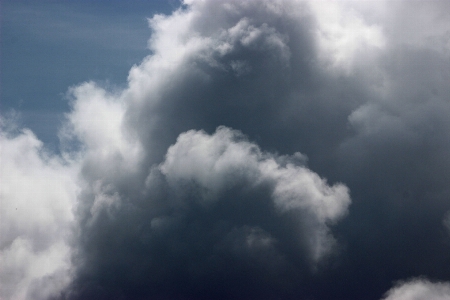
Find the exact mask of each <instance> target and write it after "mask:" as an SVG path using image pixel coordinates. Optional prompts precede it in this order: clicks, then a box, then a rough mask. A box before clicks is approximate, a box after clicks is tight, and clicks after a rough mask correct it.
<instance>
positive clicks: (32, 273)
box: [0, 120, 78, 299]
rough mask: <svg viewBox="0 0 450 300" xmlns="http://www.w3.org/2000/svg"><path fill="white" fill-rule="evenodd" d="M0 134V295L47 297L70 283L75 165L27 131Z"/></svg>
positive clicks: (3, 296) (23, 297)
mask: <svg viewBox="0 0 450 300" xmlns="http://www.w3.org/2000/svg"><path fill="white" fill-rule="evenodd" d="M2 122H3V126H2V131H1V132H0V144H1V158H0V176H1V182H2V184H1V186H0V198H1V209H0V220H1V221H0V223H1V226H0V265H1V266H2V267H1V269H0V278H1V287H0V295H1V298H2V299H47V298H48V297H49V296H54V295H55V294H58V293H59V291H60V290H61V289H62V288H63V287H65V286H66V285H67V284H68V283H69V280H70V278H69V273H68V271H69V269H70V254H71V253H70V245H69V244H68V238H69V234H70V231H71V227H72V226H73V222H74V216H73V212H72V208H73V205H74V204H75V199H76V195H77V191H78V186H77V184H76V173H77V168H76V165H75V164H73V163H72V162H71V161H67V160H64V159H62V158H60V157H54V156H52V155H51V154H49V153H47V152H46V151H45V149H44V148H43V145H42V142H40V141H39V140H38V139H37V138H36V136H34V135H33V133H32V132H31V131H29V130H23V131H21V132H20V133H16V134H14V133H11V132H10V131H9V130H8V127H9V128H11V125H12V124H9V125H8V124H7V123H8V122H9V121H7V120H2Z"/></svg>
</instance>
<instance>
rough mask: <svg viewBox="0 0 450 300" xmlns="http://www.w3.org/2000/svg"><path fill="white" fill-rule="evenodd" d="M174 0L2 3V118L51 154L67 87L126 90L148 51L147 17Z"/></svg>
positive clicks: (163, 10) (170, 5) (166, 11)
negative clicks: (12, 119)
mask: <svg viewBox="0 0 450 300" xmlns="http://www.w3.org/2000/svg"><path fill="white" fill-rule="evenodd" d="M178 5H179V4H178V2H177V1H176V0H152V1H143V0H142V1H140V0H138V1H119V0H114V1H84V0H81V1H46V0H44V1H11V0H7V1H2V4H1V40H2V42H1V44H0V46H1V49H0V51H1V52H0V53H1V91H0V93H1V94H0V103H1V113H2V114H8V113H10V112H11V111H12V110H14V111H15V112H20V123H21V124H22V125H23V126H25V127H28V128H30V129H32V130H33V132H34V133H35V134H36V135H37V136H38V137H39V138H40V139H41V140H42V141H44V142H45V143H47V146H48V147H50V148H53V149H55V150H56V149H57V144H58V139H57V131H58V127H59V124H60V123H61V118H62V114H63V113H65V112H67V111H68V110H69V103H68V101H67V98H66V97H65V95H66V92H67V90H68V88H69V87H70V86H74V85H77V84H79V83H81V82H84V81H89V80H93V81H96V82H100V83H103V84H110V85H117V86H124V85H125V84H126V78H127V76H128V71H129V70H130V68H131V66H133V65H134V64H139V63H140V61H141V60H142V59H143V58H144V57H145V56H146V55H148V54H149V53H150V51H149V50H148V48H147V40H148V39H149V37H150V34H151V31H150V29H149V26H148V22H147V18H150V17H152V16H153V15H154V14H155V13H163V14H169V13H170V12H171V11H172V10H173V9H175V8H176V7H177V6H178Z"/></svg>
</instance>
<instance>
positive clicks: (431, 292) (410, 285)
mask: <svg viewBox="0 0 450 300" xmlns="http://www.w3.org/2000/svg"><path fill="white" fill-rule="evenodd" d="M430 299H433V300H449V299H450V283H448V282H430V281H428V280H424V279H415V280H411V281H408V282H403V283H400V284H398V285H397V286H396V287H394V288H392V289H391V290H389V291H388V292H387V293H386V296H385V298H383V300H430Z"/></svg>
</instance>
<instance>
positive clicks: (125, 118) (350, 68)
mask: <svg viewBox="0 0 450 300" xmlns="http://www.w3.org/2000/svg"><path fill="white" fill-rule="evenodd" d="M391 4H392V2H384V1H376V2H375V1H373V2H368V1H360V2H352V1H342V2H336V1H329V2H327V1H311V2H305V1H251V0H249V1H220V2H219V1H185V5H184V6H183V7H182V8H180V9H179V10H177V11H175V12H173V13H172V15H170V16H155V17H153V18H152V19H151V20H150V25H151V27H152V30H153V34H152V37H151V39H150V41H149V46H150V48H151V50H152V53H153V54H152V55H151V56H149V57H147V58H145V60H144V61H143V62H142V63H141V64H140V65H138V66H135V67H133V68H132V69H131V71H130V74H129V77H128V87H127V88H126V89H125V90H123V91H108V90H106V89H104V88H102V87H100V86H98V85H96V84H95V83H92V82H90V83H84V84H82V85H80V86H77V87H74V88H72V90H71V94H72V97H73V101H72V110H71V112H70V113H69V114H68V115H67V119H68V122H67V124H66V126H65V128H64V130H63V131H62V132H61V136H63V137H64V138H65V139H66V140H65V141H66V142H67V145H68V146H69V145H71V140H70V139H75V140H78V142H79V144H80V146H81V151H80V152H79V153H77V156H75V157H76V162H77V164H78V163H79V167H80V170H81V171H80V177H81V179H80V183H78V185H79V187H80V189H81V191H80V193H79V196H78V199H77V210H76V212H75V217H76V220H77V221H76V222H77V223H76V224H77V230H76V233H75V237H74V239H73V241H72V252H73V260H72V272H71V274H72V275H73V277H72V282H71V283H70V284H69V285H68V287H67V288H66V289H65V291H64V292H63V293H62V296H61V297H62V298H68V299H102V298H105V299H109V298H112V297H116V298H119V299H121V298H123V299H142V298H148V297H151V298H156V299H158V297H159V298H161V299H199V298H200V299H202V298H204V299H211V298H214V299H216V298H219V299H220V298H221V299H229V298H238V299H239V298H241V299H254V298H263V299H275V298H283V299H285V298H293V299H380V298H382V297H383V295H384V297H385V298H386V299H389V300H391V299H395V300H404V299H421V298H420V297H422V298H424V297H428V298H429V297H438V295H439V297H442V299H445V298H448V297H449V292H448V284H447V283H445V282H446V281H450V272H449V270H448V268H446V267H445V266H446V265H447V264H448V262H449V260H450V256H449V254H448V253H449V247H450V246H449V245H450V240H449V239H450V236H449V235H448V228H447V227H448V225H447V224H448V223H449V222H448V211H449V210H450V188H449V185H448V182H450V156H449V154H448V153H450V118H449V116H450V102H449V99H450V87H449V85H448V82H450V71H449V70H450V43H449V40H450V39H449V36H448V32H450V21H449V20H450V18H448V16H449V14H450V11H449V8H448V6H447V4H445V2H438V1H427V2H426V3H425V2H413V4H411V3H409V2H402V1H397V2H395V5H392V6H391ZM406 11H407V12H408V13H406ZM419 17H420V19H419ZM221 126H222V127H221ZM236 130H239V131H236ZM240 132H242V133H243V134H241V133H240ZM68 149H69V148H68ZM300 153H304V154H300ZM72 155H74V154H72ZM77 166H78V165H77ZM316 172H317V173H316ZM319 176H320V177H319ZM325 178H326V179H328V181H326V180H325ZM350 195H351V205H350ZM344 216H345V217H344ZM338 221H339V222H338ZM422 276H424V277H425V278H430V279H431V280H437V281H440V282H444V283H431V282H429V281H427V280H425V279H420V280H419V279H413V280H412V281H407V280H410V278H424V277H422ZM405 280H406V281H405ZM398 282H401V283H399V284H397V285H395V284H396V283H398ZM393 286H394V287H393ZM392 287H393V288H392ZM391 288H392V289H391ZM387 291H388V292H387Z"/></svg>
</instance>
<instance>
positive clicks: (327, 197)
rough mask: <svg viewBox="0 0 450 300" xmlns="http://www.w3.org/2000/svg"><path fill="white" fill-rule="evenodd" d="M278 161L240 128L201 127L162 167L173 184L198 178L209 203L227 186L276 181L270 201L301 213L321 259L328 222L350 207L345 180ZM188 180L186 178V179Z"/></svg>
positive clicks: (327, 242) (181, 141)
mask: <svg viewBox="0 0 450 300" xmlns="http://www.w3.org/2000/svg"><path fill="white" fill-rule="evenodd" d="M284 160H287V164H285V165H280V163H279V160H278V157H277V155H273V154H270V153H264V152H262V151H261V150H260V149H259V147H258V146H257V145H255V144H253V143H250V142H248V141H246V140H244V139H243V137H242V135H241V134H240V133H239V132H236V131H233V130H231V129H229V128H226V127H220V128H218V129H217V131H216V132H215V133H214V134H213V135H207V134H206V133H204V132H201V131H189V132H186V133H183V134H181V135H180V136H179V137H178V139H177V142H176V143H175V144H174V145H173V146H171V147H170V148H169V150H168V152H167V155H166V158H165V161H164V162H163V163H162V164H161V166H160V169H161V171H162V173H163V174H164V175H165V176H166V177H167V179H168V181H169V183H170V184H171V186H172V188H173V189H176V188H178V187H180V186H181V187H184V186H185V184H186V183H190V182H192V181H193V182H194V183H196V184H198V185H199V186H200V189H201V191H203V192H204V196H203V198H202V201H206V203H203V204H205V205H207V204H208V203H207V202H209V201H215V200H216V199H217V197H219V196H220V195H221V194H223V193H224V192H225V191H226V190H227V189H230V188H232V187H233V186H237V185H239V184H245V186H247V188H248V189H252V188H255V187H258V186H259V185H261V184H269V185H271V186H273V191H272V196H271V197H272V201H273V203H274V205H275V207H276V209H277V210H278V211H279V213H280V214H283V213H288V212H299V216H303V217H300V223H302V221H301V219H302V218H305V219H309V220H312V223H311V224H307V225H305V226H306V228H307V229H306V231H307V233H306V234H305V236H308V238H307V240H308V242H307V244H308V252H309V253H310V255H311V257H312V258H313V260H314V261H316V262H317V261H319V260H320V259H321V258H322V257H323V255H325V254H327V253H328V252H329V251H330V250H331V246H332V244H333V239H332V237H331V236H330V235H329V234H328V228H327V225H328V224H330V223H333V222H334V221H336V220H338V219H339V218H341V217H342V216H343V215H345V213H346V212H347V208H348V206H349V204H350V196H349V191H348V189H347V187H345V186H344V185H342V184H336V185H333V186H329V185H327V183H326V181H325V180H324V179H322V178H320V177H319V176H318V175H317V174H316V173H314V172H312V171H311V170H309V169H308V168H306V167H305V166H299V165H295V164H293V163H292V161H295V158H294V159H292V160H290V159H286V158H284ZM183 182H184V183H183Z"/></svg>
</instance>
